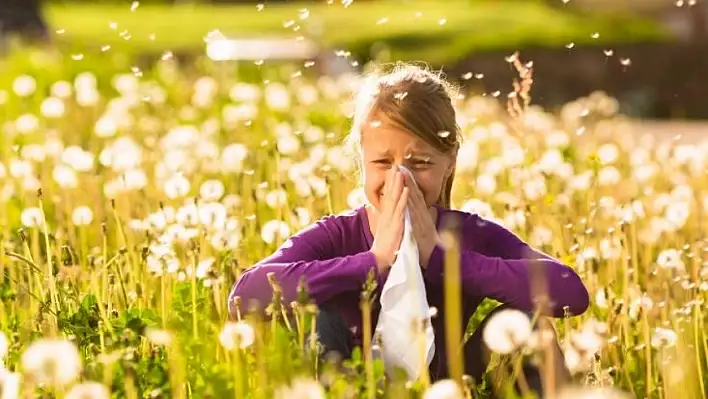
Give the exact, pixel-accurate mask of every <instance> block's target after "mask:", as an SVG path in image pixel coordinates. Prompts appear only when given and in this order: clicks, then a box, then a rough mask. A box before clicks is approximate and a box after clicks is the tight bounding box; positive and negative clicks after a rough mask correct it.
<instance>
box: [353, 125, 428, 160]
mask: <svg viewBox="0 0 708 399" xmlns="http://www.w3.org/2000/svg"><path fill="white" fill-rule="evenodd" d="M361 135H362V137H361V145H362V149H364V150H365V151H372V152H375V153H396V152H400V151H407V152H411V153H417V154H428V155H434V154H438V153H439V151H437V149H436V148H435V147H433V146H432V145H430V144H429V143H427V142H426V141H425V140H424V139H422V138H420V137H418V136H416V135H415V134H414V133H411V132H409V131H408V130H406V129H404V128H402V127H400V126H398V125H397V124H394V123H393V122H392V121H391V120H390V119H388V118H386V117H385V116H377V117H374V118H371V119H370V120H369V121H366V122H364V126H362V128H361Z"/></svg>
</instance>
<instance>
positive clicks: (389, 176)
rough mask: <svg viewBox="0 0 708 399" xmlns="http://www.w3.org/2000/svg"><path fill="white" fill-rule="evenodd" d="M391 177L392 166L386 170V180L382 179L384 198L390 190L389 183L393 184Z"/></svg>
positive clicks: (392, 172) (392, 174)
mask: <svg viewBox="0 0 708 399" xmlns="http://www.w3.org/2000/svg"><path fill="white" fill-rule="evenodd" d="M393 177H394V170H393V168H391V169H389V170H388V172H386V180H385V181H384V189H383V195H384V199H386V196H387V195H388V193H389V192H391V185H392V184H393Z"/></svg>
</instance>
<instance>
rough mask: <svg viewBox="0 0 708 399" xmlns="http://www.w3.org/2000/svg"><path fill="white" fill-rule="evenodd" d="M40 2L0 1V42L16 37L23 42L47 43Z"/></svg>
mask: <svg viewBox="0 0 708 399" xmlns="http://www.w3.org/2000/svg"><path fill="white" fill-rule="evenodd" d="M40 3H41V0H0V40H3V39H7V38H8V37H9V36H13V35H18V36H20V37H21V38H22V39H23V40H29V41H35V42H36V41H39V42H48V41H49V40H50V35H49V30H48V28H47V24H46V22H45V21H44V18H43V16H42V13H41V4H40Z"/></svg>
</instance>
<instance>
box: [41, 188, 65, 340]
mask: <svg viewBox="0 0 708 399" xmlns="http://www.w3.org/2000/svg"><path fill="white" fill-rule="evenodd" d="M39 210H40V211H41V212H42V233H43V235H44V246H45V251H46V253H47V278H48V280H49V296H50V298H51V307H52V309H53V310H54V311H60V310H61V306H60V304H59V297H58V296H57V287H56V280H55V278H54V264H53V262H52V255H51V254H52V247H51V245H50V244H49V226H48V223H47V216H46V213H45V212H44V201H42V190H41V189H40V190H39ZM56 323H57V320H56V317H54V328H55V329H56V328H57V325H56Z"/></svg>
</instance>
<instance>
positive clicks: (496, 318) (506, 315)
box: [483, 309, 531, 354]
mask: <svg viewBox="0 0 708 399" xmlns="http://www.w3.org/2000/svg"><path fill="white" fill-rule="evenodd" d="M530 336H531V321H530V320H529V317H528V316H527V315H526V314H525V313H523V312H521V311H518V310H514V309H504V310H502V311H499V312H498V313H495V314H494V315H492V316H491V318H490V319H489V322H488V323H487V326H486V327H485V329H484V331H483V338H484V342H485V343H486V344H487V346H488V347H489V348H490V349H491V350H492V351H494V352H497V353H501V354H507V353H511V352H512V351H514V350H516V349H517V348H519V347H520V346H522V345H524V344H525V343H526V341H528V339H529V337H530Z"/></svg>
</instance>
